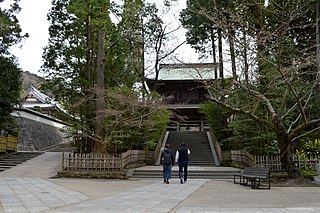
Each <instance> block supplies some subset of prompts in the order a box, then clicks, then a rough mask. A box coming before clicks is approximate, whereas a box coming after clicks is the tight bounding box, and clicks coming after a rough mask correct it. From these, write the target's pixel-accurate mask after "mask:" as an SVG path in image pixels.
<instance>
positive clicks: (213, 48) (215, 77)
mask: <svg viewBox="0 0 320 213" xmlns="http://www.w3.org/2000/svg"><path fill="white" fill-rule="evenodd" d="M215 42H216V38H215V35H214V31H213V29H212V30H211V46H212V58H213V64H214V82H215V83H214V85H215V98H218V94H219V93H218V89H219V85H218V68H217V66H216V64H217V54H216V44H215Z"/></svg>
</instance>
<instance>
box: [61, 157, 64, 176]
mask: <svg viewBox="0 0 320 213" xmlns="http://www.w3.org/2000/svg"><path fill="white" fill-rule="evenodd" d="M63 170H64V152H62V161H61V171H62V172H63Z"/></svg>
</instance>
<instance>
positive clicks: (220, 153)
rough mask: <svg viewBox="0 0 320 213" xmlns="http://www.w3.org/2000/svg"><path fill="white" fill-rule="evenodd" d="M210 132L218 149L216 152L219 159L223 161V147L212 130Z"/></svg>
mask: <svg viewBox="0 0 320 213" xmlns="http://www.w3.org/2000/svg"><path fill="white" fill-rule="evenodd" d="M209 134H210V137H211V140H212V141H211V142H212V143H213V145H214V148H215V151H216V154H217V157H218V159H219V162H221V161H222V155H223V152H222V149H221V146H220V144H219V142H218V140H217V138H216V136H215V135H214V134H213V133H212V131H209Z"/></svg>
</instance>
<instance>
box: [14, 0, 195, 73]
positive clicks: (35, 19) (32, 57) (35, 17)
mask: <svg viewBox="0 0 320 213" xmlns="http://www.w3.org/2000/svg"><path fill="white" fill-rule="evenodd" d="M179 2H180V3H179ZM182 2H183V3H182ZM20 6H21V8H22V10H21V12H20V14H19V15H18V19H19V22H20V25H21V28H22V31H23V32H24V33H28V34H29V38H27V39H26V40H25V41H24V42H23V43H22V48H18V47H16V48H14V49H13V50H12V53H13V54H14V55H15V56H16V57H18V60H19V64H20V67H21V68H22V70H23V71H29V72H31V73H35V74H37V75H42V74H41V73H39V70H40V67H41V65H42V63H43V62H42V53H43V48H44V47H45V46H46V45H47V43H48V27H49V24H48V21H47V13H48V11H49V9H50V7H51V0H20ZM184 6H185V0H179V1H178V3H177V5H176V8H175V9H174V12H173V14H172V15H171V17H170V19H171V21H173V22H177V21H178V18H179V17H178V16H179V10H180V9H181V8H182V7H184ZM177 7H178V9H177ZM180 37H183V33H181V32H180ZM183 39H184V38H182V40H183ZM176 43H179V42H178V41H177V42H176ZM179 52H180V53H178V56H179V58H181V59H183V61H184V62H189V63H190V62H197V55H195V53H194V51H193V50H192V49H190V47H189V46H188V45H185V46H184V47H183V48H182V49H181V50H180V51H179Z"/></svg>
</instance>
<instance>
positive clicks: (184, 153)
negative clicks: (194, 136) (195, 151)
mask: <svg viewBox="0 0 320 213" xmlns="http://www.w3.org/2000/svg"><path fill="white" fill-rule="evenodd" d="M189 155H190V150H189V149H188V148H187V145H186V144H185V143H184V142H182V143H181V145H180V148H179V149H178V150H177V152H176V157H175V162H176V163H178V164H179V179H180V183H181V184H183V183H185V182H186V181H187V179H188V164H189Z"/></svg>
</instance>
